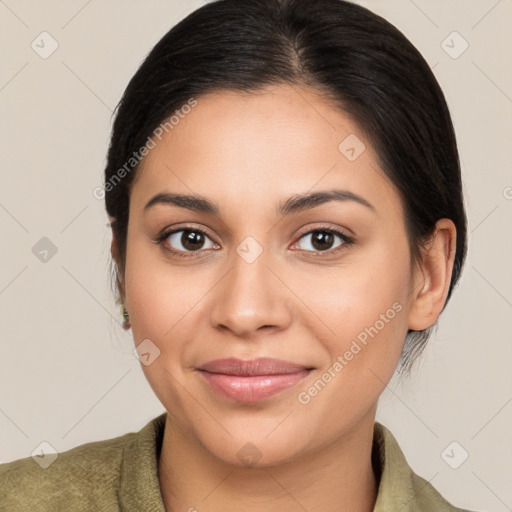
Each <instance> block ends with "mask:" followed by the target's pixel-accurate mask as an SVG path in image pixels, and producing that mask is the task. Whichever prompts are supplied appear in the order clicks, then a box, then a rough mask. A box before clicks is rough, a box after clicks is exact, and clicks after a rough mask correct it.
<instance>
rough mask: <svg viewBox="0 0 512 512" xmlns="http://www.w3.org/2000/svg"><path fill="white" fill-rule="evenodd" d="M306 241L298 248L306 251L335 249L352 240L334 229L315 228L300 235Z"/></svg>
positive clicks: (301, 239)
mask: <svg viewBox="0 0 512 512" xmlns="http://www.w3.org/2000/svg"><path fill="white" fill-rule="evenodd" d="M304 240H305V241H306V242H305V243H303V244H302V247H301V246H300V242H299V248H300V249H302V250H304V251H308V252H326V251H335V250H336V249H338V248H341V246H343V245H350V244H351V243H352V240H351V239H350V238H349V237H347V236H346V235H344V234H343V233H341V232H339V231H337V230H334V229H315V230H312V231H309V232H308V233H306V234H304V235H302V236H301V237H300V241H304Z"/></svg>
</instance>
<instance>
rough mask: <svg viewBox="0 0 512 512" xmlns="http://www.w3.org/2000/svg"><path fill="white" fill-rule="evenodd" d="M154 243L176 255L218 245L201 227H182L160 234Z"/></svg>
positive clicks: (184, 254)
mask: <svg viewBox="0 0 512 512" xmlns="http://www.w3.org/2000/svg"><path fill="white" fill-rule="evenodd" d="M155 242H156V243H159V244H161V245H162V247H163V248H164V249H165V250H167V251H169V252H171V253H174V254H175V255H176V256H185V257H186V256H189V255H193V254H191V253H195V252H198V251H200V250H201V249H215V248H218V247H219V246H218V245H217V244H216V243H215V242H213V241H212V240H211V238H210V237H209V236H208V235H207V234H206V233H205V232H204V231H203V230H201V229H197V228H192V227H183V228H181V229H175V230H172V231H167V232H165V233H163V234H162V235H160V236H159V237H158V238H157V239H156V240H155Z"/></svg>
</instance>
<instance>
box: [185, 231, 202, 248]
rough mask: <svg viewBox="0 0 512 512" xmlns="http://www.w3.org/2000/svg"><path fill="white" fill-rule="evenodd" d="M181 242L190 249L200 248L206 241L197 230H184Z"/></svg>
mask: <svg viewBox="0 0 512 512" xmlns="http://www.w3.org/2000/svg"><path fill="white" fill-rule="evenodd" d="M181 243H182V245H183V247H185V248H186V249H189V250H194V249H199V248H201V246H202V245H203V243H204V240H203V236H202V234H201V233H197V232H196V231H184V232H183V235H182V236H181Z"/></svg>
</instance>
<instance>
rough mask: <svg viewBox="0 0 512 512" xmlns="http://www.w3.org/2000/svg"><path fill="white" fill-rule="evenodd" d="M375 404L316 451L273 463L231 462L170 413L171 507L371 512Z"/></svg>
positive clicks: (166, 453)
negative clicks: (251, 465)
mask: <svg viewBox="0 0 512 512" xmlns="http://www.w3.org/2000/svg"><path fill="white" fill-rule="evenodd" d="M374 421H375V409H372V410H371V411H370V412H369V414H368V415H367V417H364V418H363V419H362V420H361V421H360V422H359V423H357V424H356V425H355V426H354V427H352V429H351V430H350V431H349V432H346V433H344V434H343V435H342V436H341V437H339V438H337V439H335V440H334V441H333V442H331V443H330V444H329V445H326V446H323V447H322V448H320V449H318V450H317V451H315V452H314V453H308V454H304V455H302V456H299V457H297V458H295V459H293V460H292V461H288V462H286V463H283V464H281V465H277V466H273V467H268V468H256V467H254V468H247V467H239V466H234V465H231V464H226V463H225V462H224V461H222V460H219V459H218V458H217V457H214V456H213V455H212V454H211V453H210V452H208V451H207V450H206V449H205V448H204V446H203V445H202V444H200V443H199V442H198V441H197V439H196V438H193V437H191V436H189V435H186V433H185V432H183V430H182V429H180V427H179V426H178V425H177V424H176V422H175V421H174V420H173V419H172V418H171V416H170V415H169V414H168V415H167V421H166V425H165V432H164V438H163V441H162V450H161V453H160V458H159V462H158V472H159V479H160V489H161V493H162V498H163V502H164V506H165V509H166V511H167V512H177V511H190V512H194V511H200V510H205V511H206V510H207V511H208V512H226V511H237V512H242V511H243V512H255V511H258V512H259V511H265V512H277V511H282V510H289V511H294V510H297V511H304V510H307V511H309V512H313V511H320V510H322V511H323V510H333V511H335V510H350V511H351V512H371V511H373V509H374V505H375V501H376V498H377V491H378V485H379V482H378V478H376V476H375V472H374V470H373V466H372V441H373V425H374Z"/></svg>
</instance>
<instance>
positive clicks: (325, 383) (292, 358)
mask: <svg viewBox="0 0 512 512" xmlns="http://www.w3.org/2000/svg"><path fill="white" fill-rule="evenodd" d="M187 111H188V109H187ZM181 117H182V118H180V120H179V123H177V124H175V125H174V127H173V129H172V130H170V131H169V133H168V134H167V135H165V137H163V138H162V140H161V142H159V143H158V144H157V146H156V147H155V148H154V149H151V150H150V152H149V154H148V155H147V156H146V157H145V160H144V162H143V166H142V168H141V169H140V170H139V175H138V176H137V180H136V181H135V183H134V187H133V190H132V193H131V198H130V212H129V226H128V242H127V257H126V267H125V275H124V281H125V282H124V284H125V291H124V293H125V297H124V298H125V305H126V307H127V309H128V311H129V314H130V321H131V325H132V330H133V336H134V340H135V344H136V345H139V344H140V343H144V345H141V347H143V349H142V350H141V351H142V352H143V356H142V358H141V359H142V361H143V362H144V364H143V365H142V368H143V371H144V373H145V375H146V377H147V379H148V381H149V383H150V385H151V387H152V388H153V390H154V392H155V393H156V395H157V396H158V398H159V399H160V401H161V402H162V404H163V405H164V406H165V408H166V410H167V411H168V412H169V414H170V416H172V418H173V419H174V420H175V422H176V424H177V425H179V427H180V428H181V430H182V431H183V432H185V433H186V435H187V436H190V439H193V440H195V441H197V442H198V443H199V444H200V445H202V446H203V447H204V448H206V449H207V450H208V451H209V452H210V453H212V454H213V455H215V456H216V457H218V458H219V459H221V460H224V461H227V462H229V463H232V464H238V465H240V464H243V463H244V460H246V457H245V455H248V456H249V458H250V457H251V456H252V459H253V460H256V459H259V464H261V465H266V464H268V465H272V464H277V463H279V462H283V461H287V460H292V459H293V458H294V457H297V456H299V455H305V454H307V453H308V452H310V451H314V450H318V449H320V448H321V447H322V446H324V447H325V446H327V445H328V444H329V443H332V442H333V441H334V440H336V439H337V438H340V436H342V435H343V434H344V433H348V431H349V430H350V429H351V428H353V427H355V426H356V425H357V424H359V423H360V422H364V421H365V420H366V421H368V422H369V424H373V415H374V412H375V410H374V408H375V406H376V403H377V400H378V397H379V395H380V393H381V392H382V391H383V388H384V387H385V385H386V384H387V383H388V381H389V379H390V378H391V376H392V375H393V373H394V370H395V367H396V365H397V362H398V360H399V357H400V354H401V351H402V347H403V343H404V339H405V335H406V333H407V329H408V316H409V311H410V307H411V297H412V293H411V292H412V291H413V290H414V286H415V283H414V279H413V275H414V274H413V273H412V269H411V267H410V253H409V246H408V240H407V236H406V230H405V224H404V215H403V211H402V207H401V203H400V200H399V196H398V193H397V191H396V189H395V188H394V187H393V185H392V184H391V182H390V181H389V180H388V179H387V177H386V176H385V174H384V172H383V171H382V170H381V169H380V168H379V165H378V163H377V155H376V153H375V152H374V150H373V148H372V147H371V146H370V143H369V141H368V140H367V139H366V138H365V136H364V134H363V133H362V132H361V131H360V129H359V128H358V126H357V125H356V124H354V123H353V122H352V121H351V120H350V119H349V118H348V117H347V116H346V115H344V114H342V113H340V111H338V110H335V109H334V108H333V107H332V106H331V105H329V104H328V103H327V102H326V100H324V99H321V98H320V97H319V96H317V95H316V94H315V93H314V92H313V91H311V90H308V89H305V88H299V87H291V86H285V85H283V86H279V87H273V88H269V89H266V91H265V93H260V94H252V95H249V94H240V93H235V92H219V93H215V94H209V95H206V96H202V97H199V98H197V105H196V106H194V107H192V108H191V109H190V112H189V113H188V114H187V115H184V114H182V116H181ZM164 133H165V132H164ZM363 145H364V146H363ZM333 190H339V191H341V192H339V194H338V196H333V197H334V199H331V200H325V197H323V198H322V197H320V198H317V199H316V200H315V199H313V200H310V201H303V200H301V199H300V198H301V197H303V196H308V195H310V194H319V193H327V192H329V191H333ZM157 194H178V195H186V196H194V197H200V198H202V199H203V200H206V201H208V202H209V203H211V204H213V205H215V208H216V210H217V211H216V213H215V212H212V211H201V209H197V208H196V206H195V203H193V202H192V201H190V200H188V201H186V200H182V201H181V202H180V204H181V206H179V205H176V204H173V203H172V202H167V203H165V202H156V203H154V204H153V205H152V206H149V207H147V208H146V205H147V204H148V202H150V201H151V199H152V198H154V197H155V196H156V195H157ZM336 197H337V198H336ZM187 206H188V207H187ZM203 210H204V209H203ZM185 229H186V230H189V231H185V232H183V230H185ZM326 230H327V231H326ZM329 230H331V231H329ZM169 231H175V232H176V233H174V234H169V236H167V237H166V238H165V239H164V240H162V242H161V243H160V244H158V243H155V240H156V239H158V238H159V236H160V235H162V234H165V233H168V232H169ZM336 231H338V232H339V233H341V235H339V234H336ZM171 250H173V251H175V252H171ZM180 255H181V256H182V257H180ZM148 340H149V341H148ZM226 358H238V359H241V360H254V359H257V358H273V359H280V360H284V361H287V362H289V363H293V364H295V365H298V366H300V367H303V368H306V369H307V370H302V371H300V372H298V371H297V370H293V372H292V373H290V374H288V375H287V376H283V375H281V376H274V377H268V376H267V377H254V376H253V377H248V376H240V375H238V376H233V375H231V376H228V377H226V376H225V375H224V376H222V375H219V374H217V375H216V376H213V374H212V373H210V374H209V376H210V378H206V377H207V373H206V372H204V371H202V370H199V368H201V367H203V366H204V365H205V364H206V363H208V362H211V361H213V360H218V359H226ZM267 370H268V367H267ZM281 370H282V369H281ZM281 370H279V369H276V368H274V371H276V372H278V373H282V372H281ZM217 371H220V372H221V373H222V372H223V371H226V370H225V368H224V369H222V368H220V369H217ZM282 371H292V370H282ZM235 373H236V372H235ZM216 383H217V386H216ZM246 443H252V445H254V446H252V445H247V444H246ZM244 450H245V451H247V453H245V452H244ZM253 452H254V453H253Z"/></svg>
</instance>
